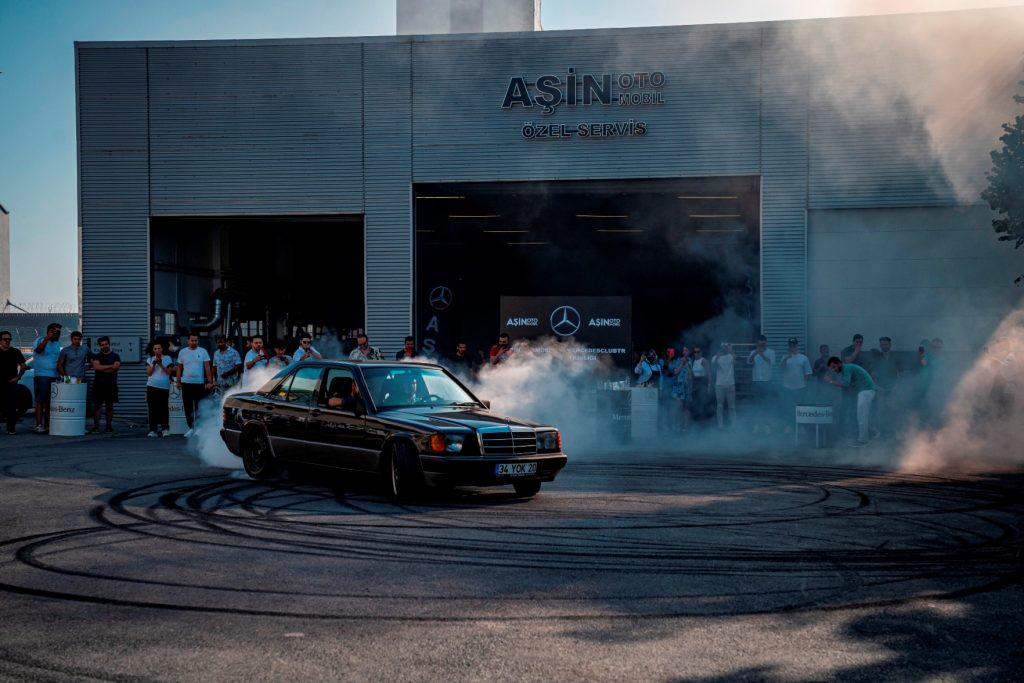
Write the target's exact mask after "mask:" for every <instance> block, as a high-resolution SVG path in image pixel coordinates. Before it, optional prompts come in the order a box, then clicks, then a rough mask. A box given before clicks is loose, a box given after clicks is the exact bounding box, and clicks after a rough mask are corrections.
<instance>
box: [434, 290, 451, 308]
mask: <svg viewBox="0 0 1024 683" xmlns="http://www.w3.org/2000/svg"><path fill="white" fill-rule="evenodd" d="M451 305H452V290H450V289H448V288H447V287H445V286H444V285H441V286H439V287H434V288H433V289H432V290H430V307H431V308H433V309H434V310H435V311H443V310H444V309H446V308H448V307H449V306H451Z"/></svg>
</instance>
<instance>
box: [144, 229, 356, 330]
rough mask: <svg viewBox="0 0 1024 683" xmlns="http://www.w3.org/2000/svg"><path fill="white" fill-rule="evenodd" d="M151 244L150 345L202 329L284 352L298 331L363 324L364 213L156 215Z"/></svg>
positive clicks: (345, 328) (352, 327)
mask: <svg viewBox="0 0 1024 683" xmlns="http://www.w3.org/2000/svg"><path fill="white" fill-rule="evenodd" d="M150 245H151V264H152V269H153V277H152V283H153V284H152V310H153V336H154V338H155V337H158V336H162V335H182V334H184V333H185V332H186V331H187V330H189V329H193V328H195V327H197V326H199V327H210V329H209V330H208V331H207V332H206V334H205V335H204V336H209V337H212V336H214V335H216V334H219V333H227V334H230V335H231V336H232V337H236V338H241V337H248V336H251V335H253V334H261V335H263V336H264V337H269V338H270V339H276V340H281V341H287V342H288V343H289V347H288V348H289V350H290V349H291V348H292V347H293V346H294V343H293V339H292V338H293V337H294V335H295V333H296V331H298V330H307V331H309V332H310V333H312V334H313V335H314V336H320V335H322V334H328V333H329V334H331V335H334V336H337V337H339V338H345V337H348V336H349V335H350V334H351V333H352V332H354V331H355V330H356V329H359V328H362V327H363V326H364V324H365V321H364V311H365V293H364V291H363V290H364V285H363V282H364V277H363V219H362V217H361V216H316V217H309V216H300V217H236V218H192V217H189V218H153V219H151V221H150ZM217 298H221V299H222V303H221V305H220V312H221V315H220V316H219V318H218V316H217V311H218V304H217V302H216V299H217ZM204 345H205V344H204Z"/></svg>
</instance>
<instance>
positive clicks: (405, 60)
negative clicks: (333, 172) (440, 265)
mask: <svg viewBox="0 0 1024 683" xmlns="http://www.w3.org/2000/svg"><path fill="white" fill-rule="evenodd" d="M412 72H413V65H412V59H411V50H410V46H409V44H408V43H399V44H397V45H396V44H368V45H366V46H364V52H363V74H364V88H365V93H366V97H365V101H364V118H365V120H366V128H365V133H364V145H365V150H364V155H365V162H364V163H365V196H366V219H365V225H366V331H367V334H369V335H370V339H371V343H372V344H373V345H374V346H379V347H382V348H385V349H399V348H401V346H402V339H403V337H405V336H406V335H407V334H410V333H411V332H412V325H413V322H412V294H413V272H412V270H413V252H412V249H413V232H412V230H413V228H412V149H411V144H412V102H411V92H412V86H411V78H412Z"/></svg>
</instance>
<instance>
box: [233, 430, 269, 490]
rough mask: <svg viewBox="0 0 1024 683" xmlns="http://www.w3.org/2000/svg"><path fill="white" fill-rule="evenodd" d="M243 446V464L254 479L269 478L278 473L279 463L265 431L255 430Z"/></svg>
mask: <svg viewBox="0 0 1024 683" xmlns="http://www.w3.org/2000/svg"><path fill="white" fill-rule="evenodd" d="M244 444H245V445H244V446H242V466H243V467H245V473H246V474H248V475H249V476H250V477H252V478H253V479H269V478H270V477H272V476H274V475H275V474H277V469H278V468H277V463H276V462H275V461H274V454H273V453H272V452H271V450H270V442H269V441H267V437H266V435H265V434H264V433H263V432H259V431H257V432H253V434H252V435H250V436H249V437H248V438H247V439H246V440H245V442H244Z"/></svg>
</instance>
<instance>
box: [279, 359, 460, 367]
mask: <svg viewBox="0 0 1024 683" xmlns="http://www.w3.org/2000/svg"><path fill="white" fill-rule="evenodd" d="M299 365H305V366H310V365H316V366H322V367H327V368H355V367H360V368H374V367H376V368H407V367H409V366H413V367H420V368H440V367H442V366H441V365H439V364H438V363H432V362H430V361H410V360H402V361H397V360H390V361H389V360H351V359H345V360H333V359H331V360H329V359H326V358H319V359H317V360H303V361H299V362H298V363H296V364H295V367H298V366H299Z"/></svg>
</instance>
